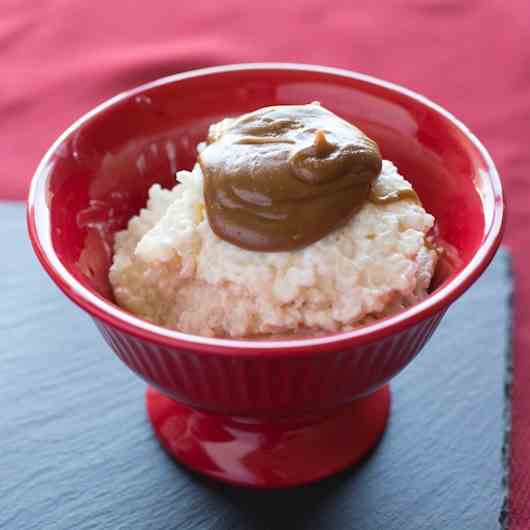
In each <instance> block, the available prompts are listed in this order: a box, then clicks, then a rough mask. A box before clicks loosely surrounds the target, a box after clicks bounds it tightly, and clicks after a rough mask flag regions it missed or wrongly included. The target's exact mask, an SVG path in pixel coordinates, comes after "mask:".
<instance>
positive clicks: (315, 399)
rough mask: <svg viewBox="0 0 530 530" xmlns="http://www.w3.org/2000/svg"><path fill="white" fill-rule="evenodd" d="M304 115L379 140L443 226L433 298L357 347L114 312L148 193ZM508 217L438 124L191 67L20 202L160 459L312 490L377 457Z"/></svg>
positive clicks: (355, 88)
mask: <svg viewBox="0 0 530 530" xmlns="http://www.w3.org/2000/svg"><path fill="white" fill-rule="evenodd" d="M315 100H317V101H320V102H321V103H322V104H323V105H325V106H326V107H328V108H329V109H330V110H332V111H333V112H335V113H337V114H338V115H340V116H341V117H343V118H345V119H347V120H349V121H351V122H352V123H354V124H356V125H357V126H359V127H360V128H361V129H363V130H364V131H365V132H366V133H367V134H368V135H369V136H370V137H372V138H374V139H375V140H376V141H377V142H378V144H379V146H380V148H381V151H382V154H383V157H384V158H386V159H389V160H392V161H393V162H394V163H395V164H396V165H397V167H398V168H399V170H400V173H401V174H403V175H404V176H405V177H406V178H407V179H408V180H409V181H410V182H411V183H412V184H413V186H414V188H415V189H416V191H417V192H418V194H419V196H420V198H421V200H422V202H423V204H424V206H425V208H426V210H427V211H428V212H430V213H432V214H433V215H434V216H435V218H436V219H437V225H436V234H437V237H438V239H439V241H440V242H441V243H443V245H444V247H445V248H446V252H445V256H444V258H443V259H442V260H441V262H440V264H439V266H438V267H437V272H436V276H435V279H434V280H433V286H432V292H431V293H430V295H429V297H428V298H427V299H426V300H425V301H423V302H421V303H419V304H417V305H415V306H414V307H412V308H410V309H408V310H406V311H404V312H402V313H399V314H397V315H395V316H392V317H389V318H386V319H383V320H379V321H377V322H375V323H374V324H370V325H367V326H364V327H360V328H358V329H355V330H354V331H351V332H345V333H338V334H329V335H324V336H318V337H311V336H310V335H309V336H301V337H298V338H296V339H274V340H273V339H270V340H229V339H215V338H206V337H199V336H194V335H187V334H183V333H179V332H175V331H170V330H167V329H163V328H160V327H158V326H156V325H153V324H151V323H149V322H146V321H144V320H141V319H139V318H137V317H135V316H133V315H132V314H130V313H127V312H126V311H124V310H122V309H121V308H120V307H118V306H117V305H116V304H115V303H114V301H113V297H112V292H111V289H110V285H109V282H108V270H109V266H110V264H111V261H112V241H113V234H114V233H115V232H116V231H117V230H121V229H123V228H124V227H125V226H126V224H127V221H128V219H129V218H130V217H131V216H132V215H134V214H136V213H137V212H138V210H139V209H140V208H141V207H143V206H144V205H145V201H146V197H147V190H148V189H149V187H150V186H151V185H152V184H153V183H155V182H159V183H161V184H162V185H163V186H166V187H172V186H173V185H174V182H175V177H174V175H175V172H176V170H178V169H189V168H191V166H192V165H193V163H194V161H195V157H196V152H195V146H196V144H197V143H198V142H199V141H201V140H203V139H204V137H205V136H206V132H207V128H208V125H209V124H210V123H213V122H215V121H218V120H220V119H221V118H223V117H226V116H229V115H237V114H241V113H244V112H247V111H250V110H254V109H257V108H259V107H263V106H267V105H277V104H300V103H308V102H311V101H315ZM503 214H504V202H503V196H502V189H501V183H500V180H499V176H498V174H497V171H496V169H495V166H494V164H493V162H492V160H491V158H490V156H489V155H488V153H487V151H486V150H485V148H484V147H483V146H482V145H481V144H480V142H479V141H478V140H477V139H476V138H475V137H474V136H473V135H472V134H471V133H470V132H469V131H468V129H467V128H466V127H465V126H464V125H462V124H461V123H460V122H459V121H457V120H456V119H455V118H454V117H453V116H451V115H450V114H449V113H447V112H446V111H445V110H443V109H442V108H440V107H439V106H437V105H435V104H434V103H432V102H430V101H428V100H426V99H425V98H423V97H422V96H419V95H417V94H415V93H413V92H411V91H409V90H406V89H404V88H402V87H399V86H396V85H393V84H390V83H386V82H384V81H380V80H377V79H374V78H371V77H368V76H364V75H360V74H356V73H353V72H349V71H344V70H336V69H330V68H324V67H318V66H306V65H289V64H250V65H233V66H223V67H216V68H208V69H202V70H196V71H192V72H187V73H183V74H178V75H175V76H171V77H167V78H164V79H161V80H158V81H155V82H153V83H150V84H147V85H144V86H141V87H139V88H137V89H134V90H132V91H130V92H127V93H124V94H121V95H119V96H117V97H115V98H113V99H111V100H109V101H108V102H106V103H104V104H102V105H100V106H99V107H97V108H96V109H94V110H93V111H91V112H89V113H88V114H87V115H85V116H84V117H83V118H81V119H80V120H79V121H77V122H76V123H75V124H74V125H72V126H71V127H70V128H69V129H68V130H67V131H66V132H65V133H64V134H63V135H61V137H60V138H59V139H58V140H57V141H56V142H55V143H54V144H53V146H52V147H51V148H50V150H49V151H48V153H47V154H46V155H45V157H44V159H43V160H42V162H41V163H40V165H39V167H38V169H37V171H36V173H35V176H34V177H33V181H32V185H31V191H30V195H29V199H28V225H29V232H30V237H31V240H32V243H33V247H34V249H35V252H36V254H37V256H38V258H39V260H40V261H41V263H42V265H43V266H44V268H45V269H46V271H47V272H48V273H49V275H50V276H51V278H52V279H53V280H54V281H55V282H56V283H57V285H58V286H59V287H60V288H61V289H62V291H63V292H64V293H65V294H66V295H67V296H68V297H70V298H71V299H72V300H73V301H74V302H75V303H77V304H78V305H79V306H80V307H82V308H83V309H84V310H85V311H87V313H89V314H90V316H91V317H92V318H93V319H94V321H95V323H96V325H97V327H98V329H99V330H100V331H101V333H102V335H103V337H104V338H105V340H106V341H107V343H108V344H109V345H110V347H111V348H112V349H113V350H114V351H115V353H116V354H117V355H118V356H119V357H120V359H121V360H122V361H123V362H124V363H125V364H126V365H127V366H129V368H131V369H132V370H133V371H134V372H136V373H137V374H138V375H140V376H141V377H142V378H143V379H145V381H147V383H148V384H149V387H148V390H147V410H148V415H149V418H150V420H151V422H152V425H153V428H154V430H155V432H156V435H157V436H158V438H159V439H160V441H161V443H162V444H163V446H164V447H165V448H166V449H167V450H168V451H169V452H170V453H171V454H172V455H173V456H174V457H175V458H176V459H177V460H178V461H180V462H182V463H184V464H185V465H187V466H188V467H190V468H192V469H194V470H197V471H199V472H202V473H204V474H207V475H209V476H211V477H214V478H217V479H221V480H224V481H227V482H230V483H233V484H240V485H248V486H257V487H284V486H292V485H296V484H302V483H307V482H311V481H315V480H318V479H320V478H323V477H325V476H328V475H330V474H332V473H334V472H336V471H339V470H341V469H343V468H344V467H346V466H348V465H351V464H354V463H355V462H357V461H358V460H360V459H361V458H362V457H363V456H364V455H365V454H366V453H367V452H368V451H369V450H370V449H371V448H372V447H373V446H374V445H375V444H376V442H377V441H378V439H379V438H380V436H381V434H382V433H383V431H384V428H385V424H386V421H387V418H388V414H389V408H390V393H389V388H388V385H387V382H388V381H389V380H390V379H391V378H392V377H393V376H394V375H396V374H397V373H398V372H399V371H400V370H401V369H403V368H404V367H405V366H406V365H407V364H408V363H409V362H410V361H411V360H412V359H413V358H414V357H415V356H416V355H417V354H418V352H419V351H420V350H421V349H422V347H423V346H424V345H425V343H426V341H427V340H428V339H429V338H430V336H431V335H432V333H433V332H434V330H435V329H436V327H437V326H438V324H439V322H440V320H441V318H442V317H443V315H444V313H445V311H446V310H447V309H448V308H449V306H450V305H451V304H452V303H453V302H454V301H455V300H456V299H457V298H458V297H459V296H460V295H461V294H462V293H463V292H464V291H465V290H466V289H467V288H468V287H469V286H470V285H471V284H472V283H473V282H474V281H475V280H476V279H477V278H478V277H479V276H480V274H481V273H482V272H483V271H484V269H485V268H486V267H487V265H488V263H489V262H490V261H491V259H492V257H493V255H494V254H495V251H496V249H497V247H498V245H499V243H500V240H501V236H502V228H503V218H504V215H503ZM440 362H443V360H440ZM396 421H399V418H396Z"/></svg>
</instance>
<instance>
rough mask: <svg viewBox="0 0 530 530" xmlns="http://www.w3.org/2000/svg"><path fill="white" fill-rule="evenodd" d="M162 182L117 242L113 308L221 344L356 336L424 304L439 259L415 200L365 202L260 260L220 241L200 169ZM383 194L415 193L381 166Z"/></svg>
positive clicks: (378, 189)
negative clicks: (327, 229) (343, 219)
mask: <svg viewBox="0 0 530 530" xmlns="http://www.w3.org/2000/svg"><path fill="white" fill-rule="evenodd" d="M177 180H178V181H179V183H180V184H178V185H177V186H175V187H174V188H173V189H172V190H164V189H162V188H161V187H160V186H159V185H156V184H155V185H154V186H152V187H151V189H150V190H149V200H148V202H147V208H145V209H143V210H141V212H140V214H139V215H137V216H135V217H133V218H132V219H131V220H130V222H129V225H128V228H127V230H124V231H122V232H119V233H117V234H116V239H115V249H114V250H115V254H114V262H113V265H112V267H111V269H110V282H111V284H112V287H113V289H114V295H115V297H116V300H117V302H118V303H119V304H120V305H121V306H123V307H124V308H126V309H128V310H129V311H131V312H132V313H134V314H136V315H138V316H140V317H142V318H145V319H147V320H149V321H151V322H153V323H155V324H159V325H161V326H164V327H167V328H171V329H175V330H178V331H182V332H186V333H192V334H197V335H205V336H216V337H227V336H228V337H249V336H259V335H270V334H274V335H277V334H280V335H283V334H291V333H296V332H299V333H300V332H304V333H305V332H307V331H308V330H309V331H311V332H314V333H319V332H334V331H341V330H349V329H352V328H353V327H356V326H358V325H361V324H364V323H366V322H369V321H371V320H373V319H377V318H382V317H384V316H388V315H390V314H392V313H395V312H397V311H399V310H402V309H404V308H406V307H409V306H411V305H412V304H414V303H417V302H418V301H420V300H422V299H424V298H425V297H426V296H427V289H428V287H429V284H430V282H431V278H432V276H433V272H434V268H435V265H436V261H437V254H436V252H435V251H434V250H433V249H432V246H431V245H430V244H429V242H428V240H427V239H428V238H427V234H428V232H429V230H430V229H431V228H432V226H433V223H434V218H433V217H432V216H431V215H429V214H428V213H426V212H425V210H424V209H423V208H422V207H421V206H420V205H419V204H417V203H416V202H415V201H414V200H410V199H402V200H399V201H396V202H391V203H388V204H375V203H372V202H367V203H366V204H365V205H364V206H363V207H362V209H361V210H360V211H359V212H358V213H357V214H356V215H355V216H354V217H353V218H352V219H351V220H350V221H349V222H348V223H347V224H346V225H344V226H342V227H341V228H339V229H337V230H335V231H334V232H332V233H331V234H329V235H327V236H326V237H324V238H323V239H321V240H320V241H317V242H316V243H313V244H312V245H310V246H308V247H305V248H303V249H299V250H295V251H290V252H253V251H248V250H244V249H241V248H239V247H237V246H235V245H233V244H231V243H228V242H226V241H224V240H222V239H220V238H219V237H218V236H217V235H216V234H215V233H214V232H213V231H212V229H211V228H210V225H209V224H208V219H207V218H206V214H205V207H204V199H203V190H202V173H201V170H200V168H199V166H198V165H196V166H195V168H194V169H193V171H191V172H189V171H180V172H179V173H178V174H177ZM373 189H374V192H375V194H376V195H379V196H383V195H386V194H388V193H391V192H393V191H398V190H403V189H411V185H410V184H409V183H408V182H407V181H406V180H405V179H404V178H403V177H402V176H401V175H400V174H399V173H398V172H397V169H396V167H395V166H394V165H393V164H392V163H391V162H388V161H386V160H385V161H383V168H382V171H381V174H380V175H379V177H378V178H377V180H376V182H375V184H374V188H373Z"/></svg>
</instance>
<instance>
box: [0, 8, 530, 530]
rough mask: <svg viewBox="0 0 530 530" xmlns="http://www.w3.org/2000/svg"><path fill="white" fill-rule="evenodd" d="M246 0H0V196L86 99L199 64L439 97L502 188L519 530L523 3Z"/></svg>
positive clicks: (526, 156)
mask: <svg viewBox="0 0 530 530" xmlns="http://www.w3.org/2000/svg"><path fill="white" fill-rule="evenodd" d="M256 4H257V3H255V2H248V1H243V0H223V1H222V2H220V1H218V0H201V1H196V2H190V1H185V0H182V1H178V2H175V1H170V0H157V1H156V2H139V1H138V2H136V1H132V0H114V1H107V2H101V1H100V2H97V1H94V2H86V1H83V0H38V1H36V0H26V1H24V0H2V2H1V3H0V72H1V74H2V81H1V86H0V154H1V165H0V197H2V198H5V199H24V197H25V195H26V192H27V189H28V183H29V180H30V178H31V175H32V173H33V171H34V169H35V166H36V164H37V162H38V160H39V158H40V157H41V156H42V154H43V153H44V151H45V150H46V148H47V147H48V146H49V145H50V144H51V142H52V141H53V140H54V139H55V138H56V137H57V135H58V134H59V133H60V132H61V131H62V130H63V129H64V128H65V127H66V126H68V125H69V124H70V123H71V122H72V121H73V120H75V119H76V118H77V117H79V116H80V115H81V114H83V113H84V112H85V111H87V110H88V109H90V108H91V107H93V106H94V105H95V104H97V103H99V102H101V101H103V100H104V99H106V98H108V97H109V96H111V95H114V94H116V93H117V92H119V91H121V90H124V89H127V88H130V87H133V86H135V85H138V84H140V83H142V82H144V81H147V80H152V79H154V78H157V77H160V76H163V75H167V74H171V73H174V72H178V71H182V70H188V69H191V68H197V67H200V66H206V65H214V64H223V63H232V62H249V61H290V62H305V63H317V64H326V65H330V66H339V67H344V68H349V69H353V70H357V71H360V72H365V73H369V74H372V75H375V76H377V77H381V78H384V79H388V80H391V81H395V82H397V83H401V84H403V85H406V86H408V87H410V88H412V89H414V90H417V91H419V92H422V93H424V94H425V95H427V96H428V97H430V98H432V99H433V100H434V101H437V102H439V103H441V104H442V105H443V106H445V107H446V108H448V109H449V110H450V111H452V112H453V113H454V114H456V116H458V117H460V118H461V119H462V120H463V121H464V122H465V123H466V124H467V125H468V126H469V127H470V128H471V129H472V130H473V131H474V132H475V133H476V134H477V135H478V136H479V138H481V139H482V140H483V142H484V143H485V145H486V146H487V147H488V148H489V149H490V151H491V153H492V155H493V157H494V159H495V161H496V162H497V164H498V167H499V169H500V172H501V175H502V176H503V178H504V184H505V186H506V189H507V193H508V199H509V210H510V211H509V213H510V216H509V222H508V229H507V234H506V239H505V242H506V243H507V244H508V245H510V247H511V248H512V251H513V254H514V257H515V273H516V280H517V293H516V294H517V296H516V319H517V320H516V329H515V386H514V392H513V399H514V402H513V440H512V454H511V486H512V495H511V500H510V508H511V512H512V515H511V528H512V529H514V530H515V529H523V528H529V527H530V385H529V384H528V383H527V378H528V376H527V374H529V373H530V355H528V352H529V351H530V274H527V263H528V262H529V260H530V246H529V242H530V241H529V239H530V234H529V232H528V227H530V188H529V184H528V183H529V181H530V169H529V168H530V148H529V139H530V2H528V0H511V1H510V2H506V1H505V0H489V1H487V2H485V1H482V2H481V1H479V0H461V1H458V0H397V1H392V2H385V1H383V0H382V1H379V2H378V1H372V2H363V3H354V2H351V1H350V0H343V1H328V2H324V1H322V0H290V1H289V2H287V1H278V2H275V1H274V0H269V1H268V2H262V3H261V5H256ZM265 4H266V5H265ZM355 5H356V7H354V6H355ZM498 457H499V456H498V455H491V458H498Z"/></svg>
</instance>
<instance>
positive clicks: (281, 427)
mask: <svg viewBox="0 0 530 530" xmlns="http://www.w3.org/2000/svg"><path fill="white" fill-rule="evenodd" d="M146 401H147V412H148V414H149V419H150V420H151V423H152V424H153V427H154V429H155V431H156V433H157V435H158V437H159V439H160V441H161V443H162V445H163V446H164V448H165V449H166V450H167V451H168V452H169V453H170V454H171V455H173V456H174V457H175V458H176V459H177V460H178V461H180V462H183V463H184V464H185V465H187V466H188V467H190V468H191V469H194V470H196V471H199V472H201V473H204V474H206V475H208V476H210V477H212V478H215V479H219V480H224V481H225V482H229V483H230V484H235V485H237V486H254V487H263V488H267V487H269V488H270V487H278V486H281V487H288V486H296V485H299V484H307V483H308V482H314V481H316V480H320V479H322V478H324V477H326V476H328V475H330V474H332V473H334V472H337V471H340V470H342V469H344V467H346V466H347V465H349V464H352V463H355V462H358V461H359V460H361V459H362V458H363V457H364V456H365V455H366V454H367V453H368V452H369V451H370V450H371V449H372V448H373V447H374V445H375V444H376V443H377V442H378V440H379V438H380V437H381V435H382V434H383V432H384V430H385V426H386V422H387V419H388V414H389V411H390V390H389V388H388V385H385V386H383V387H381V388H380V389H379V390H376V391H375V392H372V393H371V394H369V395H368V396H367V397H364V398H359V399H357V400H355V401H353V402H352V403H350V404H348V405H345V406H343V407H340V408H339V409H337V410H334V411H333V413H332V414H327V415H323V416H320V417H312V416H309V417H300V418H287V419H278V420H275V421H274V420H261V421H260V420H256V419H251V420H249V419H248V418H234V417H228V416H222V415H219V414H208V413H205V412H202V411H198V410H196V409H192V408H190V407H186V406H185V405H181V404H179V403H177V402H176V401H174V400H173V399H170V398H168V397H167V396H165V395H164V394H162V393H161V392H159V391H158V390H155V389H153V388H152V387H149V388H148V390H147V395H146Z"/></svg>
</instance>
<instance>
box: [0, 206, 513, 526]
mask: <svg viewBox="0 0 530 530" xmlns="http://www.w3.org/2000/svg"><path fill="white" fill-rule="evenodd" d="M0 240H1V241H2V246H3V250H2V258H1V259H0V293H1V294H2V306H1V307H2V309H1V310H0V334H1V335H0V336H1V337H2V340H1V341H0V408H1V411H2V412H1V414H0V528H2V529H6V530H29V529H39V530H41V529H60V530H62V529H64V530H71V529H76V530H89V529H113V530H122V529H123V530H125V529H127V530H130V529H143V528H145V529H152V530H166V529H173V528H175V529H176V528H178V529H182V530H196V529H197V530H199V529H200V530H209V529H212V530H213V529H219V530H224V529H226V530H228V529H231V530H239V529H241V530H253V529H273V530H275V529H281V528H289V529H304V530H305V529H319V530H320V529H328V528H329V529H340V530H342V529H362V530H383V529H384V530H393V529H399V530H404V529H407V530H415V529H430V530H436V529H444V530H447V529H456V530H467V529H469V530H477V529H480V530H489V529H492V530H493V529H496V528H499V525H500V523H499V517H500V514H501V510H502V506H503V501H504V497H505V488H504V484H503V477H504V468H503V456H502V448H503V440H504V438H505V427H506V428H507V426H506V424H505V419H506V418H505V417H507V416H508V414H507V412H508V410H509V409H508V407H507V403H506V401H505V385H506V384H507V382H509V381H508V370H507V368H508V367H509V365H510V350H509V336H510V318H511V309H510V297H511V290H512V285H511V278H510V260H509V256H508V254H507V253H506V252H504V251H503V252H501V253H499V254H498V255H497V257H496V259H495V260H494V262H493V264H492V266H491V267H490V269H489V270H488V271H487V273H486V274H485V275H484V276H483V277H482V279H481V280H480V281H479V282H478V283H477V284H476V285H475V286H474V287H473V288H472V289H471V290H470V291H469V292H468V293H467V294H466V295H465V296H464V297H463V298H462V299H461V300H460V301H459V302H457V303H456V304H455V305H454V307H453V308H452V309H451V310H450V311H449V313H448V315H447V316H446V318H445V320H444V321H443V322H442V324H441V326H440V328H439V330H438V331H437V332H436V334H435V336H434V337H433V338H432V340H431V342H430V343H429V345H428V346H427V347H426V348H425V350H424V351H423V353H422V354H421V355H420V357H419V358H418V359H417V360H415V361H414V362H413V363H412V364H411V365H410V367H408V368H407V369H406V370H405V371H404V372H403V373H402V374H401V375H400V376H399V377H398V378H396V379H395V381H394V382H393V384H392V389H393V411H392V417H391V421H390V424H389V427H388V430H387V432H386V434H385V436H384V438H383V440H382V442H381V444H380V445H379V447H378V448H377V449H376V450H375V451H374V452H373V454H372V455H371V456H370V457H369V458H368V459H367V460H366V461H365V462H364V463H363V464H362V465H361V466H359V467H358V468H357V469H354V470H350V471H348V472H345V473H342V474H341V475H339V476H336V477H333V478H331V479H328V480H326V481H324V482H321V483H318V484H316V485H313V486H308V487H304V488H298V489H294V490H287V491H272V492H271V491H269V492H263V491H247V490H242V489H238V488H231V487H227V486H222V485H220V484H217V483H215V482H212V481H209V480H207V479H203V478H201V477H199V476H197V475H194V474H192V473H190V472H188V471H186V470H184V469H183V468H181V467H180V466H179V465H177V464H175V463H174V462H173V461H172V460H170V459H169V458H168V457H167V456H166V454H165V453H164V452H163V450H162V449H161V448H160V447H159V445H158V443H157V441H156V439H155V438H154V436H153V435H152V432H151V429H150V426H149V423H148V421H147V418H146V414H145V410H144V402H143V394H144V388H145V386H144V383H143V382H141V381H140V380H139V379H138V378H137V377H136V376H134V375H133V374H132V373H131V372H129V371H128V370H127V369H126V368H125V367H124V366H123V365H122V364H121V363H120V361H119V360H118V359H117V358H116V357H115V356H114V355H113V353H112V352H111V351H110V350H109V349H108V348H107V346H106V345H105V344H104V343H103V340H102V339H101V338H100V337H99V335H98V333H97V331H96V329H95V327H94V325H93V324H92V322H91V321H90V319H89V318H88V317H87V316H86V315H84V314H83V313H82V312H81V311H80V310H79V309H77V308H76V307H75V306H74V305H73V304H72V303H70V302H69V301H68V300H66V299H65V298H64V296H63V295H62V294H61V293H60V292H59V291H58V289H57V288H56V287H55V286H54V285H52V283H51V281H50V280H49V279H48V278H47V276H46V275H45V274H44V272H42V271H41V269H40V266H39V265H38V264H37V262H36V259H35V258H34V257H33V253H32V251H31V248H30V245H29V242H28V240H27V236H26V228H25V220H24V209H23V207H22V206H21V205H19V204H7V203H3V204H1V205H0ZM507 388H508V387H507ZM505 408H506V410H505ZM508 431H509V429H507V432H508ZM507 438H508V437H507Z"/></svg>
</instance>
